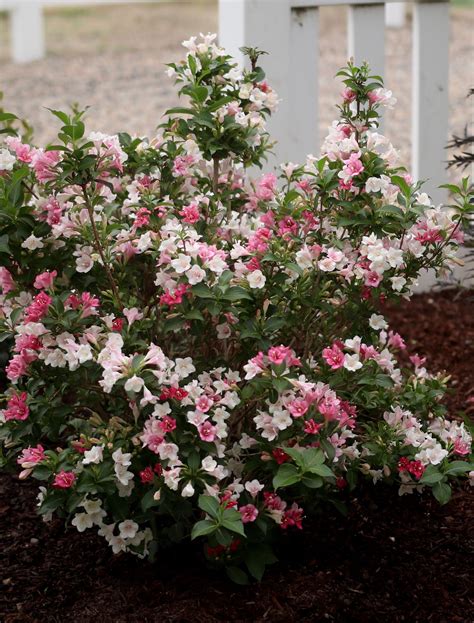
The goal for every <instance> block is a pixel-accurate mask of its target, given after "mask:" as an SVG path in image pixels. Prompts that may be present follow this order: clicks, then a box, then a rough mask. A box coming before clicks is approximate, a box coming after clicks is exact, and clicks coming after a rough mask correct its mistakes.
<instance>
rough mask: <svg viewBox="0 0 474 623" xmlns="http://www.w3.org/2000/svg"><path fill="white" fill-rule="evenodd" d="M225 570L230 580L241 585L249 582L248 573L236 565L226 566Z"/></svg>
mask: <svg viewBox="0 0 474 623" xmlns="http://www.w3.org/2000/svg"><path fill="white" fill-rule="evenodd" d="M225 572H226V573H227V576H228V577H229V579H230V580H232V582H235V583H236V584H241V585H242V586H243V585H245V584H248V583H249V578H248V575H247V574H246V573H245V571H242V569H239V568H238V567H226V568H225Z"/></svg>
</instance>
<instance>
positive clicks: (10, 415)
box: [3, 392, 30, 421]
mask: <svg viewBox="0 0 474 623" xmlns="http://www.w3.org/2000/svg"><path fill="white" fill-rule="evenodd" d="M26 398H27V393H26V392H22V393H21V394H14V395H13V396H12V397H11V398H10V399H9V401H8V403H7V408H6V409H5V410H4V412H3V415H4V417H5V419H6V420H7V421H8V420H26V418H27V417H28V415H29V414H30V410H29V408H28V406H27V404H26Z"/></svg>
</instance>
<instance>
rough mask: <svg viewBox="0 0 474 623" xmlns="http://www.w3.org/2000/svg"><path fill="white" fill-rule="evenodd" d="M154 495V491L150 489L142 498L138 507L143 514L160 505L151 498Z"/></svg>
mask: <svg viewBox="0 0 474 623" xmlns="http://www.w3.org/2000/svg"><path fill="white" fill-rule="evenodd" d="M154 495H155V491H154V490H153V489H150V491H147V492H146V493H145V495H144V496H143V497H142V499H141V502H140V505H141V507H142V511H143V512H144V513H145V512H146V511H147V510H148V509H149V508H151V507H152V506H157V505H158V504H159V503H160V502H159V500H155V498H154V497H153V496H154Z"/></svg>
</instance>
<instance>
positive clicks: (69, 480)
mask: <svg viewBox="0 0 474 623" xmlns="http://www.w3.org/2000/svg"><path fill="white" fill-rule="evenodd" d="M75 482H76V474H74V473H73V472H66V471H64V470H61V471H60V472H58V473H57V474H56V476H55V477H54V480H53V487H54V488H55V489H70V488H71V487H72V485H73V484H74V483H75Z"/></svg>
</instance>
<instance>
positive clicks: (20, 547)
mask: <svg viewBox="0 0 474 623" xmlns="http://www.w3.org/2000/svg"><path fill="white" fill-rule="evenodd" d="M470 296H471V297H472V293H471V295H470ZM386 313H387V316H388V317H389V318H390V319H391V320H392V324H393V326H394V328H397V329H398V330H399V331H400V332H401V333H402V335H404V337H406V338H408V339H409V340H411V341H412V342H415V341H416V347H413V346H412V345H410V349H411V350H412V351H415V350H416V351H418V352H419V353H420V354H423V355H428V356H429V363H430V368H431V369H435V370H441V369H443V368H445V369H447V370H448V371H449V372H450V373H451V374H452V378H453V381H455V382H456V383H457V385H456V387H457V388H458V389H457V392H458V393H460V394H462V395H461V396H460V397H459V398H458V397H454V396H453V397H451V398H450V407H451V408H453V409H456V408H461V406H462V405H463V402H464V403H465V398H466V396H467V395H469V394H470V395H472V393H473V379H472V376H473V374H472V370H471V366H472V361H473V354H474V352H473V350H474V339H473V338H474V314H473V305H472V300H470V298H469V295H468V294H459V293H455V292H449V293H430V294H429V295H418V296H416V297H415V298H414V299H413V301H412V302H410V303H404V304H403V306H402V307H400V308H399V309H396V310H393V309H391V310H389V311H387V312H386ZM35 489H36V487H35V485H34V483H30V482H19V481H18V480H17V479H16V478H14V477H12V476H10V475H6V474H3V475H1V476H0V582H1V586H2V589H3V590H2V591H1V592H0V621H1V623H36V622H39V621H41V622H42V623H47V622H58V623H63V622H66V621H67V622H68V623H69V622H73V623H91V622H95V621H100V620H102V621H107V622H109V621H111V622H114V623H147V622H150V623H154V622H160V623H166V622H171V621H179V622H183V623H185V622H189V623H191V622H192V623H195V622H196V623H200V622H202V623H207V622H215V621H232V622H234V621H242V622H247V621H252V622H254V621H255V622H263V621H271V622H272V623H273V622H282V623H283V622H284V623H291V622H296V621H298V622H319V621H332V622H339V623H353V622H354V623H382V622H383V623H401V622H405V623H471V622H472V621H473V620H474V597H473V591H472V588H473V585H472V580H471V578H472V561H473V560H474V533H473V530H472V525H473V520H474V504H473V496H472V493H470V492H469V490H468V489H469V488H468V487H467V486H466V487H464V488H461V489H459V490H457V491H455V493H454V495H453V499H452V501H451V502H450V504H448V505H447V506H444V507H440V506H439V505H438V504H437V503H436V502H435V501H434V500H433V499H432V498H429V497H419V496H404V497H402V498H399V497H398V496H397V494H396V492H395V491H391V490H387V489H385V488H384V487H383V486H380V485H379V486H377V487H373V488H371V489H370V490H367V491H362V492H360V494H359V497H358V498H357V499H355V500H352V501H351V502H350V504H349V514H348V517H347V518H343V517H342V516H340V515H337V514H336V513H335V511H331V510H329V511H327V512H325V513H324V515H322V516H321V517H320V518H316V519H314V520H311V522H309V521H308V522H307V524H306V526H305V530H304V531H302V532H298V533H297V534H295V533H293V534H288V535H287V536H285V537H284V538H283V542H282V543H281V547H280V551H279V557H280V563H279V564H278V565H275V566H274V567H272V568H271V569H270V570H269V572H268V573H267V575H266V576H265V578H264V580H263V582H262V583H261V584H259V585H256V584H254V585H252V586H248V587H237V586H235V585H232V584H230V583H229V582H228V581H227V580H226V579H225V578H224V577H222V575H219V574H218V573H217V572H212V571H207V570H205V568H204V567H203V564H202V560H201V558H200V557H201V554H200V551H199V549H189V548H187V549H178V550H173V551H169V552H164V553H162V554H161V555H160V556H159V559H158V561H157V562H156V563H155V564H154V565H151V564H150V563H148V562H144V561H139V560H137V559H135V558H132V557H129V556H113V555H112V553H111V551H110V550H109V548H108V546H107V545H106V544H105V542H104V541H103V540H102V539H101V538H100V537H98V536H97V535H95V534H93V533H92V531H90V532H86V533H84V534H79V533H78V532H76V530H75V529H74V528H68V529H65V528H64V527H63V526H62V524H61V522H60V521H55V522H53V523H52V524H44V523H42V522H41V521H40V520H39V519H38V517H37V516H36V514H35V511H34V504H35V502H34V496H35Z"/></svg>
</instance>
